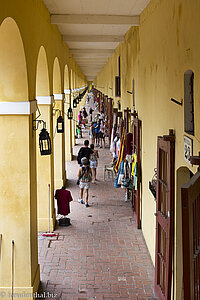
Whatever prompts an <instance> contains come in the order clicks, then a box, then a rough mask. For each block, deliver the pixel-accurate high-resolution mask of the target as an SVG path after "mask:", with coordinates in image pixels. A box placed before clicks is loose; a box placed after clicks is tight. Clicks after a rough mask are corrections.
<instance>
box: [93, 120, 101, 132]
mask: <svg viewBox="0 0 200 300" xmlns="http://www.w3.org/2000/svg"><path fill="white" fill-rule="evenodd" d="M96 126H97V127H96ZM94 127H96V128H95V132H96V133H99V127H100V126H99V124H98V123H97V122H96V123H95V124H94Z"/></svg>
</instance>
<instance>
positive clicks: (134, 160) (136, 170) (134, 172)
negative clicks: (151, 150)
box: [132, 153, 138, 191]
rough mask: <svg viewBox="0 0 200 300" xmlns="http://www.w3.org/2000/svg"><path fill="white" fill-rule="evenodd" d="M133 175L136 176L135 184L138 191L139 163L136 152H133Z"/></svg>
mask: <svg viewBox="0 0 200 300" xmlns="http://www.w3.org/2000/svg"><path fill="white" fill-rule="evenodd" d="M132 176H133V178H134V181H133V185H134V187H135V191H136V190H137V182H138V163H137V154H136V153H133V163H132Z"/></svg>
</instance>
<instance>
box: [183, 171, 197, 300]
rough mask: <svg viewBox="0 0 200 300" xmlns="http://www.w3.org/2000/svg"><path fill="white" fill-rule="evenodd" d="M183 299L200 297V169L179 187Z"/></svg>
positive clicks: (191, 299) (190, 299)
mask: <svg viewBox="0 0 200 300" xmlns="http://www.w3.org/2000/svg"><path fill="white" fill-rule="evenodd" d="M181 198H182V199H181V200H182V240H183V286H184V299H185V300H199V299H200V171H199V172H197V173H196V174H195V175H194V176H193V177H192V178H191V179H190V181H189V182H188V183H186V184H184V185H183V187H182V188H181Z"/></svg>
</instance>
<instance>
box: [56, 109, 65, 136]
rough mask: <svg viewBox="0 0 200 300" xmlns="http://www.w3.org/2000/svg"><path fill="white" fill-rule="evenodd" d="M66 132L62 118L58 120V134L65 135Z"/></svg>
mask: <svg viewBox="0 0 200 300" xmlns="http://www.w3.org/2000/svg"><path fill="white" fill-rule="evenodd" d="M63 132H64V119H63V117H62V116H61V114H60V116H59V117H58V119H57V133H63Z"/></svg>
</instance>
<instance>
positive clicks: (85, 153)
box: [77, 140, 93, 165]
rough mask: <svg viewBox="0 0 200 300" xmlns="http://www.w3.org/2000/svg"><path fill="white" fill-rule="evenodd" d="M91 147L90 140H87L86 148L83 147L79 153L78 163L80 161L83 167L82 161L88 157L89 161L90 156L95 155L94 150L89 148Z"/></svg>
mask: <svg viewBox="0 0 200 300" xmlns="http://www.w3.org/2000/svg"><path fill="white" fill-rule="evenodd" d="M88 146H89V141H88V140H85V141H84V147H81V148H80V150H79V152H78V156H77V161H78V164H79V165H81V159H82V158H83V157H86V158H87V159H88V161H89V159H90V154H92V153H93V151H92V149H91V148H89V147H88Z"/></svg>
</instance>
